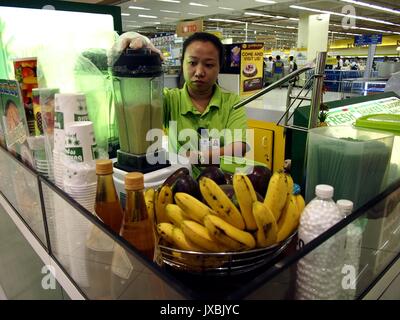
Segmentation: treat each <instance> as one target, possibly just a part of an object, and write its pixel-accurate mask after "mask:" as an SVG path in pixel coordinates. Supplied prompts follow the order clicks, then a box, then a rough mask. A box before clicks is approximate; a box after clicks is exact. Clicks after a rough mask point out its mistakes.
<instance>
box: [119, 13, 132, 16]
mask: <svg viewBox="0 0 400 320" xmlns="http://www.w3.org/2000/svg"><path fill="white" fill-rule="evenodd" d="M130 15H131V14H130V13H124V12H122V13H121V16H124V17H129V16H130Z"/></svg>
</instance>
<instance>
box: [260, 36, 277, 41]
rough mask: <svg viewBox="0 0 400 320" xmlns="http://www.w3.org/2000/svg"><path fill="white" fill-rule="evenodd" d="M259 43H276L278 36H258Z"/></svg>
mask: <svg viewBox="0 0 400 320" xmlns="http://www.w3.org/2000/svg"><path fill="white" fill-rule="evenodd" d="M256 41H257V42H275V41H276V35H269V36H256Z"/></svg>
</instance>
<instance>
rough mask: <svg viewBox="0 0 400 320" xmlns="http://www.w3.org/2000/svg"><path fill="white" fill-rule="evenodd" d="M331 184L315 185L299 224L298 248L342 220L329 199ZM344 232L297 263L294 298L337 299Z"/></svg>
mask: <svg viewBox="0 0 400 320" xmlns="http://www.w3.org/2000/svg"><path fill="white" fill-rule="evenodd" d="M333 191H334V189H333V187H332V186H329V185H323V184H321V185H317V186H316V188H315V194H316V197H315V198H314V199H313V200H311V201H310V202H309V203H308V204H307V206H306V207H305V208H304V211H303V214H302V216H301V219H300V226H299V247H302V245H305V244H307V243H309V242H310V241H312V240H313V239H315V238H316V237H318V236H319V235H320V234H322V233H323V232H325V231H326V230H327V229H329V228H330V227H332V226H333V225H334V224H336V223H337V222H339V221H340V220H342V219H343V214H342V213H341V212H340V210H339V208H338V206H337V205H336V203H335V202H334V201H333V200H332V197H333ZM344 242H345V235H344V233H343V232H339V233H337V234H335V235H334V236H333V237H332V238H330V239H328V240H327V241H325V242H324V243H322V244H321V245H320V246H318V247H317V248H315V249H314V250H313V251H311V252H310V253H308V254H307V255H306V256H304V257H303V258H302V259H301V260H299V262H298V263H297V279H296V295H295V298H296V299H324V300H326V299H339V298H340V295H341V292H342V286H341V284H342V278H343V274H342V268H343V259H344Z"/></svg>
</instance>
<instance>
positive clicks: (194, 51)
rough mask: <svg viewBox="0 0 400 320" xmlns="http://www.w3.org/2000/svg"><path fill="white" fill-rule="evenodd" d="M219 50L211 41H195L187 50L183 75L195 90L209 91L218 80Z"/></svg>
mask: <svg viewBox="0 0 400 320" xmlns="http://www.w3.org/2000/svg"><path fill="white" fill-rule="evenodd" d="M219 68H220V66H219V52H218V49H217V48H216V47H215V46H214V45H213V44H212V43H211V42H204V41H193V42H192V43H191V44H190V45H188V47H187V48H186V51H185V56H184V59H183V76H184V78H185V82H186V84H187V85H188V86H189V88H190V89H191V90H192V91H193V92H197V93H202V92H207V91H208V90H210V89H211V88H212V86H213V85H214V84H215V82H216V81H217V77H218V73H219Z"/></svg>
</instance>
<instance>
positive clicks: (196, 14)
mask: <svg viewBox="0 0 400 320" xmlns="http://www.w3.org/2000/svg"><path fill="white" fill-rule="evenodd" d="M188 14H190V15H191V16H202V14H201V13H194V12H188Z"/></svg>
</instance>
